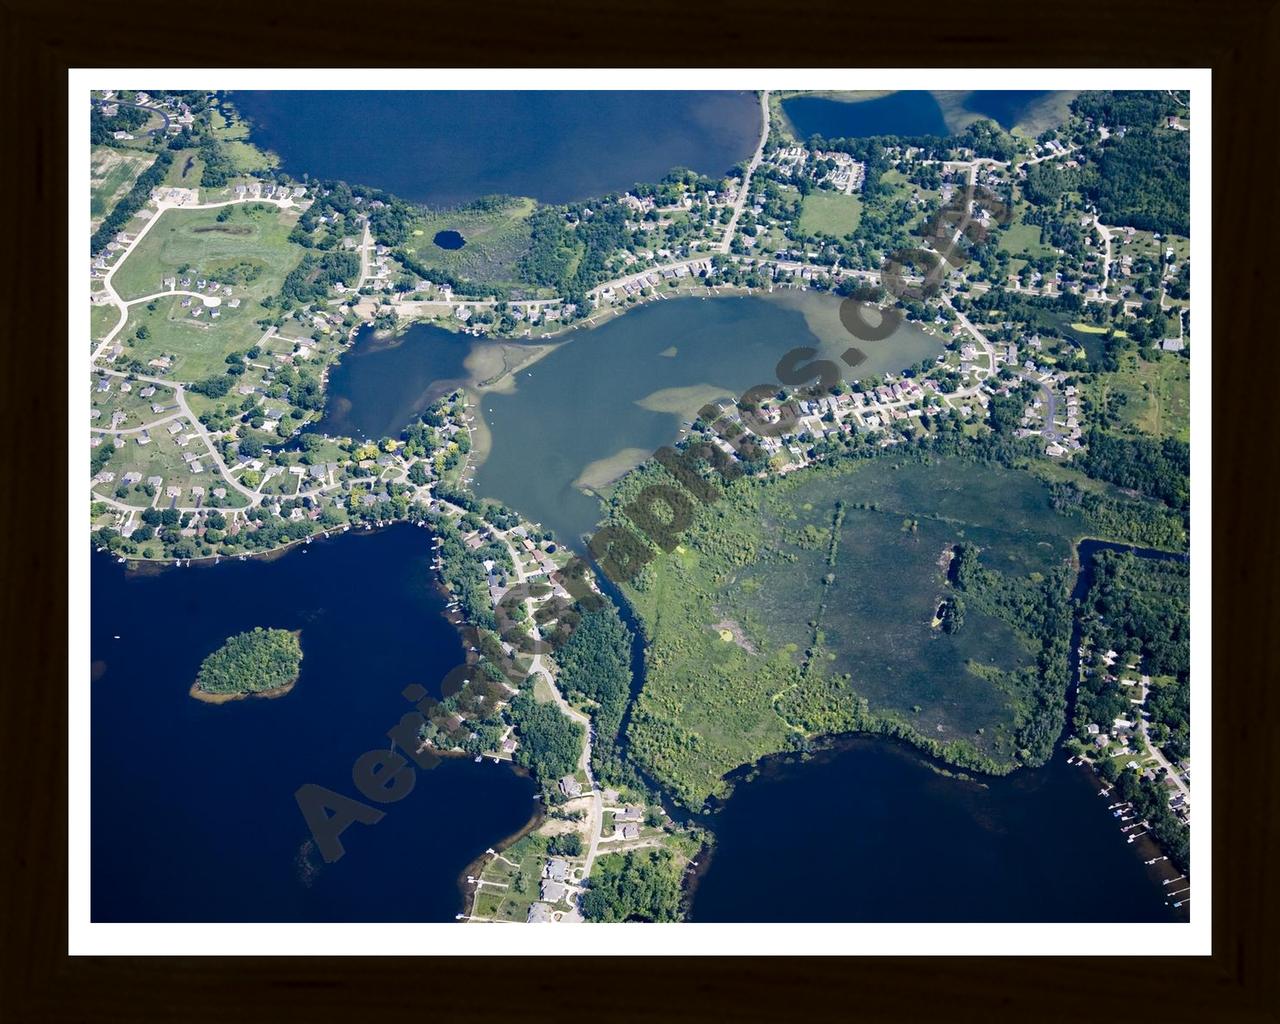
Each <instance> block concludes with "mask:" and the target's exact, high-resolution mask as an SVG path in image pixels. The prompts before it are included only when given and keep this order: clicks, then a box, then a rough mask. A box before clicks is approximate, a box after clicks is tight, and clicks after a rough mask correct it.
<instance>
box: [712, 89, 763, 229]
mask: <svg viewBox="0 0 1280 1024" xmlns="http://www.w3.org/2000/svg"><path fill="white" fill-rule="evenodd" d="M760 118H761V121H760V142H759V143H758V144H757V145H756V151H755V153H754V154H753V155H752V157H751V162H750V163H749V164H747V172H746V174H744V175H743V176H742V188H741V190H739V192H738V198H737V199H736V200H735V201H734V204H733V216H732V217H730V218H729V225H728V227H726V228H725V232H724V238H722V239H720V241H719V242H717V243H716V251H717V252H728V251H729V245H730V243H732V242H733V233H734V232H735V231H736V230H737V229H738V218H739V217H741V216H742V210H743V208H744V207H745V206H746V205H747V196H748V195H749V194H750V193H751V176H752V175H753V174H755V173H756V168H757V167H759V166H760V161H761V160H762V159H763V158H764V147H765V143H766V142H768V141H769V90H768V89H763V90H761V92H760Z"/></svg>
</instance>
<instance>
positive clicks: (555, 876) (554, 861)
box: [542, 857, 569, 882]
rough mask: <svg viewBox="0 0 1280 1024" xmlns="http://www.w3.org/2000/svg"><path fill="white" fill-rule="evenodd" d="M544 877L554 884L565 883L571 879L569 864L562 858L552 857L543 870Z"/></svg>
mask: <svg viewBox="0 0 1280 1024" xmlns="http://www.w3.org/2000/svg"><path fill="white" fill-rule="evenodd" d="M542 876H543V877H544V878H549V879H550V880H551V881H553V882H563V881H564V880H565V879H567V878H568V877H569V862H568V861H566V860H563V859H561V858H560V857H552V858H551V860H549V861H548V862H547V866H546V867H545V868H544V869H543V871H542Z"/></svg>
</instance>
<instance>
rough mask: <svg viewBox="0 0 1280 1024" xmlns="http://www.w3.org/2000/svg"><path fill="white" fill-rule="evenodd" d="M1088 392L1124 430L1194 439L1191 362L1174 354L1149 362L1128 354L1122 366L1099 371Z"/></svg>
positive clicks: (1095, 404) (1179, 438)
mask: <svg viewBox="0 0 1280 1024" xmlns="http://www.w3.org/2000/svg"><path fill="white" fill-rule="evenodd" d="M1087 395H1088V398H1089V400H1090V401H1091V402H1092V403H1093V405H1094V407H1095V408H1097V409H1099V410H1103V411H1104V412H1105V414H1107V415H1108V416H1109V417H1114V423H1115V425H1117V426H1119V427H1120V428H1121V429H1129V430H1135V431H1139V432H1141V433H1144V434H1150V435H1151V436H1153V437H1157V438H1166V437H1173V438H1177V439H1178V440H1179V441H1190V440H1191V363H1190V361H1189V360H1187V359H1183V358H1181V357H1179V356H1176V355H1173V354H1162V355H1160V356H1159V358H1157V359H1156V360H1154V361H1153V362H1147V361H1146V360H1145V359H1143V358H1141V357H1140V356H1138V355H1137V354H1128V355H1125V356H1124V357H1123V358H1122V360H1121V364H1120V369H1119V370H1116V371H1114V372H1112V373H1100V374H1098V375H1097V376H1096V378H1095V380H1094V382H1093V383H1092V384H1090V385H1089V388H1088V391H1087Z"/></svg>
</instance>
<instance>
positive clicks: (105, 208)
mask: <svg viewBox="0 0 1280 1024" xmlns="http://www.w3.org/2000/svg"><path fill="white" fill-rule="evenodd" d="M155 162H156V157H155V154H154V153H140V152H137V151H136V150H128V149H114V148H112V147H111V146H94V147H93V149H92V150H90V153H89V217H90V220H89V227H90V228H91V229H93V230H96V229H97V227H98V225H99V224H101V223H102V220H103V218H104V217H106V215H107V214H108V213H110V212H111V211H112V210H113V209H114V208H115V205H116V203H118V202H119V201H120V198H121V197H122V196H123V195H124V194H125V193H126V192H128V191H129V189H131V188H132V187H133V183H134V182H135V181H137V180H138V176H139V175H140V174H142V172H143V171H145V170H146V169H147V168H148V167H150V166H151V165H152V164H153V163H155Z"/></svg>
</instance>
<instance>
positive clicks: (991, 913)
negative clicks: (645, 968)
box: [692, 738, 1185, 922]
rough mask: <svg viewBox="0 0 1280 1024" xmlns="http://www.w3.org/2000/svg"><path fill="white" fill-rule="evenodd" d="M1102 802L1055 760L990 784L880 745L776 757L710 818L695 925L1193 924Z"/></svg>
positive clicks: (1087, 779)
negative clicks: (709, 847)
mask: <svg viewBox="0 0 1280 1024" xmlns="http://www.w3.org/2000/svg"><path fill="white" fill-rule="evenodd" d="M1097 793H1098V787H1097V786H1096V785H1095V784H1094V783H1093V781H1092V776H1091V775H1090V774H1089V773H1088V772H1087V771H1086V770H1085V769H1083V768H1077V767H1073V766H1070V765H1068V764H1067V763H1066V759H1065V757H1063V756H1061V755H1059V756H1058V757H1056V758H1055V759H1054V760H1053V761H1051V762H1050V763H1049V764H1048V765H1046V766H1045V767H1044V768H1039V769H1033V770H1021V771H1018V772H1015V773H1014V774H1013V775H1011V776H1008V777H1007V778H1000V779H989V778H983V779H982V783H981V784H980V783H979V782H965V781H962V780H959V779H954V778H947V777H945V776H943V775H940V774H938V773H936V772H934V771H933V770H932V769H930V768H929V766H928V765H927V764H926V763H925V762H924V761H923V760H922V759H921V758H920V756H919V755H917V754H915V753H914V752H913V751H912V750H910V749H909V748H907V747H905V746H903V745H901V744H898V743H895V742H893V741H889V740H883V739H877V738H858V739H850V740H844V741H841V742H840V744H839V746H838V747H837V748H836V749H834V750H830V751H825V752H822V753H819V754H818V755H816V756H815V757H814V758H813V759H812V760H809V761H807V762H801V761H800V760H799V759H798V758H795V757H791V758H779V759H773V760H771V761H769V762H767V763H766V766H765V767H764V769H763V770H762V771H761V773H760V775H759V777H758V778H756V779H754V780H753V781H751V782H745V783H741V784H739V785H738V787H737V788H736V790H735V791H734V794H733V796H732V797H731V798H730V799H729V801H728V802H727V803H726V805H725V806H724V808H723V809H722V810H721V811H720V812H719V813H718V814H715V815H712V816H711V817H710V818H709V819H708V822H707V823H708V825H709V826H710V827H711V828H712V829H713V830H714V831H715V833H716V836H717V845H716V847H715V850H714V852H713V853H712V854H711V857H710V861H709V863H707V864H704V865H703V874H702V877H701V878H700V880H699V882H698V884H697V888H696V890H695V895H694V899H693V912H692V919H693V920H695V921H870V922H879V921H907V922H923V921H931V922H934V921H944V922H967V921H990V922H1012V921H1041V922H1059V921H1178V920H1185V916H1184V915H1183V913H1182V912H1180V911H1175V910H1174V909H1173V908H1171V907H1168V906H1166V905H1165V903H1164V896H1163V890H1162V888H1161V886H1160V882H1159V879H1160V878H1162V877H1169V876H1172V875H1173V874H1174V872H1172V871H1170V870H1169V869H1168V868H1167V865H1165V864H1163V863H1162V864H1159V865H1156V866H1155V868H1148V867H1146V866H1145V865H1144V863H1143V861H1144V859H1145V858H1149V857H1153V856H1156V855H1157V851H1155V850H1153V849H1151V848H1148V847H1143V848H1142V849H1141V852H1140V851H1139V849H1138V848H1137V847H1136V845H1135V846H1131V845H1129V844H1128V843H1126V841H1125V838H1124V836H1123V835H1122V834H1121V832H1120V829H1119V825H1118V823H1117V822H1116V821H1115V820H1114V819H1113V818H1112V817H1111V815H1110V814H1109V813H1108V812H1107V810H1106V805H1107V803H1108V801H1107V800H1106V799H1104V798H1102V797H1100V796H1098V795H1097ZM1139 842H1141V840H1140V841H1139ZM1149 872H1156V873H1155V874H1149ZM1160 872H1163V873H1160Z"/></svg>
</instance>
